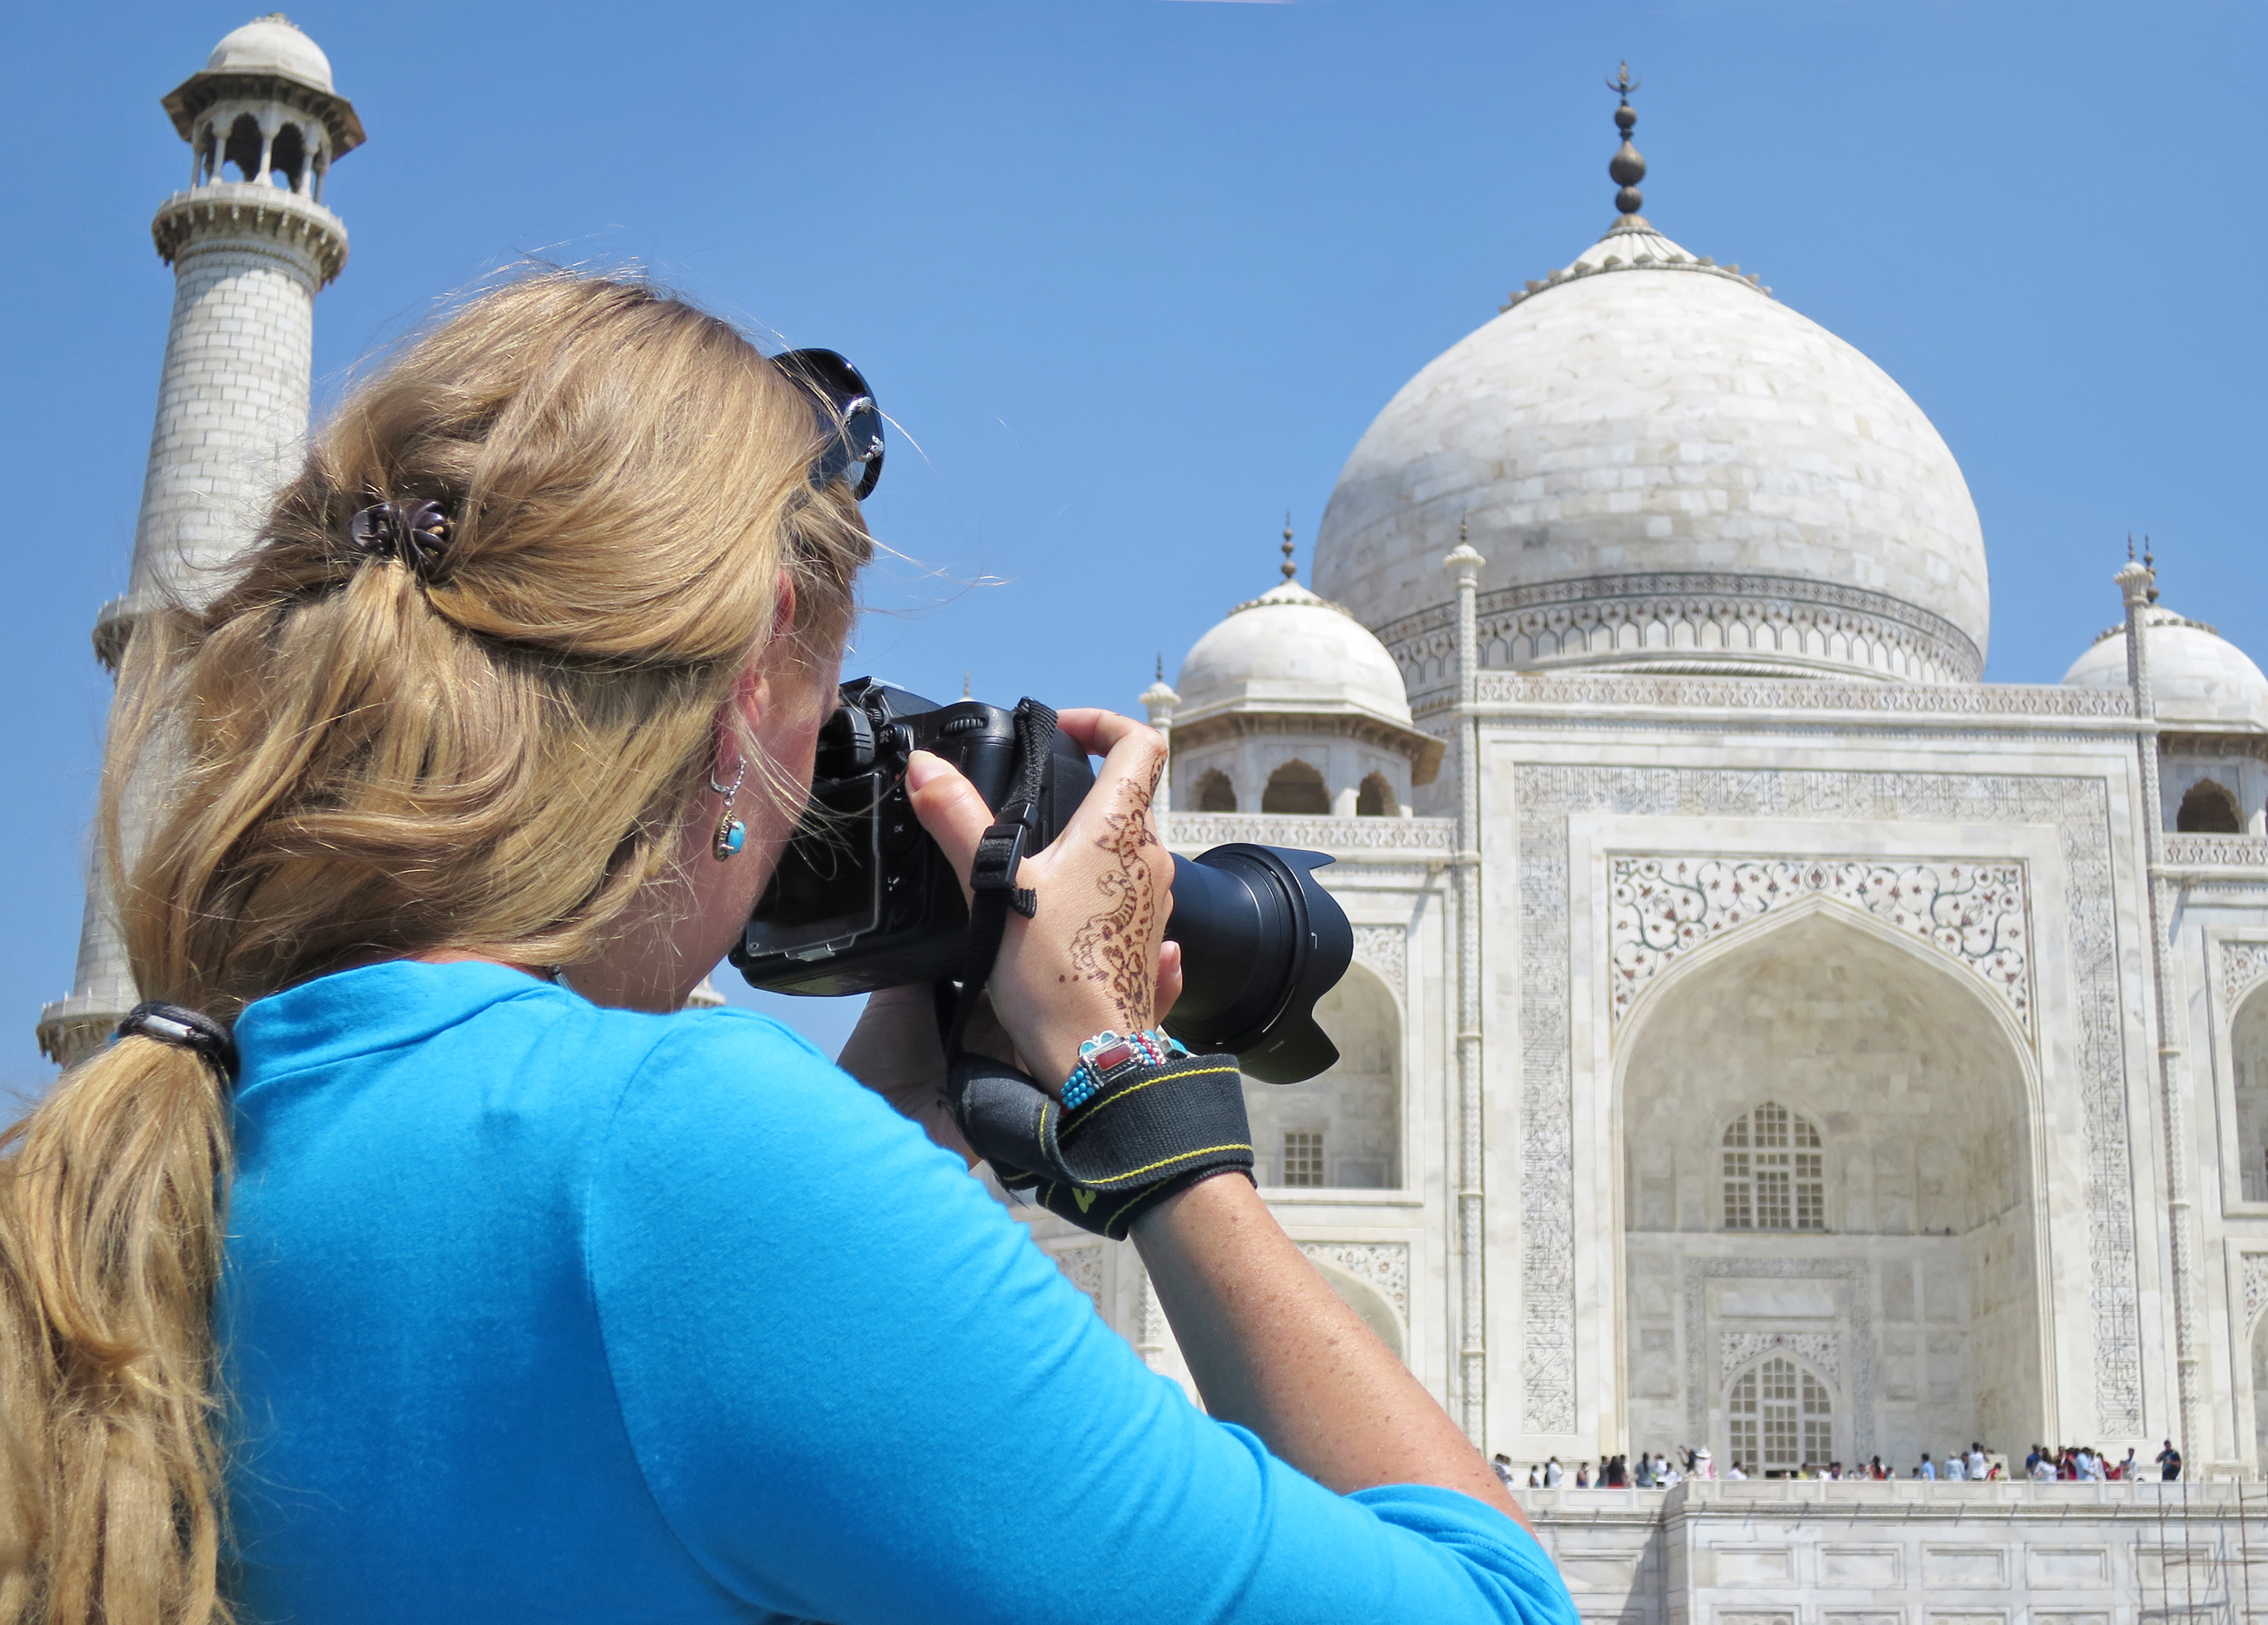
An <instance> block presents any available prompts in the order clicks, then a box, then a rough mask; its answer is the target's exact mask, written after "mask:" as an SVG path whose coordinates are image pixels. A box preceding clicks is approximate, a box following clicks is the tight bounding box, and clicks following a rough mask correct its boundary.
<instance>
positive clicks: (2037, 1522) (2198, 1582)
mask: <svg viewBox="0 0 2268 1625" xmlns="http://www.w3.org/2000/svg"><path fill="white" fill-rule="evenodd" d="M1515 1493H1516V1494H1517V1495H1518V1497H1519V1499H1520V1504H1521V1505H1522V1506H1523V1507H1524V1508H1526V1509H1527V1512H1528V1514H1529V1516H1530V1518H1531V1519H1532V1520H1533V1521H1534V1522H1535V1525H1536V1532H1537V1533H1538V1534H1539V1535H1540V1537H1541V1538H1542V1541H1543V1543H1544V1546H1545V1549H1546V1550H1547V1551H1549V1552H1550V1553H1551V1555H1552V1556H1553V1558H1554V1559H1555V1560H1557V1561H1558V1562H1559V1570H1560V1572H1561V1573H1562V1574H1564V1575H1565V1576H1566V1578H1567V1582H1568V1589H1569V1591H1572V1592H1573V1593H1574V1597H1575V1603H1576V1607H1577V1609H1578V1610H1579V1612H1580V1613H1581V1615H1582V1617H1583V1618H1584V1620H1613V1621H1616V1622H1617V1625H2158V1622H2160V1621H2172V1620H2185V1621H2186V1620H2195V1621H2198V1622H2199V1625H2205V1622H2207V1621H2211V1622H2213V1625H2268V1483H2193V1484H2179V1483H2174V1484H2161V1483H2112V1484H2077V1483H1921V1482H1919V1481H1915V1480H1893V1481H1890V1482H1886V1483H1866V1482H1858V1483H1826V1482H1823V1481H1817V1480H1762V1481H1758V1480H1749V1481H1746V1482H1743V1483H1723V1482H1718V1483H1683V1484H1680V1485H1678V1486H1677V1487H1676V1488H1675V1489H1670V1490H1574V1489H1559V1490H1521V1491H1518V1492H1515Z"/></svg>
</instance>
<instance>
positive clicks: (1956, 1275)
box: [1618, 902, 2045, 1468]
mask: <svg viewBox="0 0 2268 1625" xmlns="http://www.w3.org/2000/svg"><path fill="white" fill-rule="evenodd" d="M2023 1046H2024V1040H2023V1038H2022V1036H2021V1034H2020V1033H2019V1031H2018V1030H2017V1029H2016V1027H2015V1025H2014V1023H2012V1022H2011V1021H2010V1020H2009V1019H2008V1018H2007V1017H2006V1015H2005V1014H2004V1013H2002V1012H2001V1011H2000V1010H1999V1009H1998V1008H1997V1007H1996V1006H1995V1005H1994V1004H1993V1003H1992V1002H1991V1000H1990V999H1989V996H1988V995H1987V994H1985V993H1984V992H1983V991H1982V989H1981V987H1980V985H1976V984H1973V978H1972V977H1971V975H1970V973H1969V972H1966V971H1964V970H1962V969H1961V968H1960V967H1958V966H1955V965H1953V964H1950V963H1947V962H1944V961H1942V960H1941V959H1940V958H1938V957H1937V956H1936V955H1935V954H1934V953H1933V951H1932V950H1931V949H1930V948H1928V947H1927V946H1926V945H1920V944H1913V945H1909V944H1907V943H1906V942H1904V941H1902V940H1900V939H1897V938H1894V937H1892V936H1890V935H1888V934H1886V933H1885V932H1883V931H1882V930H1881V929H1879V928H1876V927H1874V926H1873V925H1872V924H1871V923H1870V922H1867V921H1865V920H1863V919H1862V918H1861V917H1859V916H1857V915H1855V914H1853V913H1851V912H1848V911H1845V910H1843V909H1842V908H1840V907H1839V906H1837V905H1834V904H1833V903H1828V902H1822V903H1820V904H1818V905H1813V906H1810V907H1809V908H1807V909H1804V910H1801V911H1798V912H1795V913H1794V914H1792V915H1790V916H1789V917H1787V918H1786V919H1785V920H1784V922H1776V921H1765V922H1759V923H1757V924H1755V925H1749V926H1745V927H1743V928H1742V929H1741V930H1740V931H1739V932H1738V933H1736V934H1735V935H1731V936H1729V937H1727V938H1725V939H1724V940H1722V941H1720V942H1719V943H1716V944H1714V945H1710V946H1708V947H1706V948H1705V949H1700V950H1696V951H1695V952H1694V953H1693V954H1691V955H1690V956H1689V957H1688V958H1687V959H1686V961H1685V962H1684V963H1683V964H1680V965H1678V966H1677V967H1676V968H1675V969H1674V971H1673V972H1672V973H1670V974H1666V975H1664V976H1663V977H1662V978H1661V980H1660V981H1659V982H1658V983H1657V984H1656V985H1655V986H1654V987H1652V988H1651V989H1649V990H1648V992H1647V994H1646V995H1645V997H1644V1000H1643V1002H1642V1003H1640V1004H1639V1005H1638V1006H1637V1008H1635V1009H1634V1010H1633V1011H1632V1013H1631V1016H1630V1018H1629V1021H1628V1025H1627V1026H1626V1027H1625V1029H1624V1032H1623V1033H1622V1034H1621V1037H1620V1041H1619V1043H1618V1071H1619V1073H1620V1079H1621V1093H1620V1124H1621V1135H1622V1152H1623V1159H1622V1160H1623V1169H1622V1177H1623V1191H1622V1195H1623V1222H1624V1231H1623V1267H1624V1270H1625V1278H1624V1296H1625V1314H1626V1317H1627V1331H1626V1336H1625V1337H1624V1340H1623V1348H1624V1366H1625V1378H1626V1383H1627V1387H1626V1394H1627V1396H1628V1398H1627V1405H1628V1409H1627V1411H1626V1413H1625V1414H1626V1415H1628V1416H1629V1417H1630V1429H1631V1431H1630V1436H1629V1443H1630V1444H1631V1445H1632V1446H1633V1447H1634V1448H1648V1449H1651V1448H1654V1447H1656V1446H1664V1447H1666V1446H1668V1445H1671V1444H1704V1443H1706V1444H1708V1445H1709V1446H1710V1447H1711V1448H1712V1449H1713V1450H1715V1451H1719V1452H1729V1451H1730V1450H1731V1449H1732V1446H1733V1444H1734V1439H1733V1434H1734V1433H1735V1414H1736V1409H1737V1411H1738V1415H1740V1416H1742V1417H1745V1420H1744V1421H1742V1422H1741V1423H1740V1424H1739V1425H1740V1428H1741V1430H1742V1437H1743V1440H1744V1442H1745V1439H1746V1435H1747V1431H1748V1430H1750V1429H1751V1428H1758V1429H1760V1428H1761V1425H1762V1413H1761V1411H1759V1410H1757V1409H1755V1406H1758V1405H1762V1404H1763V1403H1764V1401H1763V1398H1762V1395H1761V1388H1762V1387H1764V1386H1770V1385H1772V1383H1773V1381H1774V1380H1776V1381H1777V1382H1778V1384H1779V1386H1781V1387H1783V1388H1791V1390H1792V1395H1793V1396H1792V1397H1790V1395H1785V1394H1784V1395H1781V1397H1780V1399H1778V1400H1775V1401H1774V1403H1775V1404H1781V1403H1784V1404H1787V1405H1794V1406H1795V1407H1796V1409H1795V1411H1794V1412H1793V1413H1791V1415H1794V1416H1795V1417H1796V1418H1797V1420H1796V1422H1795V1426H1796V1429H1797V1434H1796V1438H1797V1445H1796V1448H1797V1450H1798V1454H1799V1457H1801V1454H1802V1443H1803V1437H1804V1434H1803V1429H1804V1426H1805V1425H1806V1424H1805V1423H1804V1421H1803V1416H1804V1414H1805V1413H1804V1403H1805V1397H1806V1390H1805V1389H1804V1383H1805V1382H1806V1381H1809V1382H1812V1383H1813V1384H1815V1385H1817V1386H1818V1388H1819V1390H1820V1392H1819V1393H1818V1394H1817V1395H1811V1397H1812V1398H1813V1399H1814V1400H1816V1401H1817V1402H1818V1404H1819V1405H1820V1406H1821V1407H1823V1408H1821V1409H1819V1410H1818V1411H1817V1412H1816V1413H1814V1414H1813V1423H1814V1424H1816V1426H1817V1427H1823V1428H1824V1429H1825V1430H1826V1431H1827V1433H1829V1434H1832V1436H1833V1445H1834V1450H1835V1452H1836V1454H1835V1455H1834V1456H1833V1457H1831V1458H1830V1459H1839V1460H1843V1461H1846V1462H1851V1461H1856V1462H1863V1461H1864V1460H1865V1459H1866V1458H1867V1457H1868V1456H1871V1455H1874V1454H1880V1455H1881V1456H1882V1458H1883V1460H1884V1461H1885V1462H1888V1463H1892V1464H1895V1465H1898V1466H1900V1467H1901V1468H1904V1467H1911V1465H1912V1464H1913V1463H1915V1462H1917V1461H1919V1460H1920V1457H1921V1453H1922V1452H1924V1451H1927V1452H1929V1453H1930V1454H1931V1455H1933V1456H1938V1457H1942V1455H1943V1454H1945V1453H1946V1452H1947V1451H1950V1450H1952V1449H1954V1448H1956V1447H1957V1446H1958V1447H1960V1448H1962V1449H1966V1448H1967V1447H1968V1445H1969V1444H1970V1441H1971V1440H1981V1441H1984V1442H1985V1443H1986V1444H1988V1445H1989V1446H1991V1447H1994V1448H2000V1449H2009V1450H2011V1451H2015V1452H2019V1453H2020V1451H2021V1450H2022V1449H2023V1447H2024V1446H2025V1445H2026V1444H2029V1443H2030V1442H2031V1441H2032V1440H2033V1439H2035V1438H2038V1437H2044V1436H2045V1434H2044V1433H2043V1431H2042V1427H2043V1416H2044V1399H2043V1395H2044V1382H2043V1375H2042V1374H2043V1370H2044V1343H2043V1328H2042V1325H2041V1311H2040V1307H2039V1304H2040V1281H2039V1271H2038V1236H2037V1229H2036V1225H2037V1219H2036V1206H2037V1203H2036V1196H2035V1192H2034V1189H2033V1183H2034V1180H2033V1166H2032V1164H2033V1154H2034V1153H2033V1148H2032V1132H2031V1128H2030V1120H2031V1109H2030V1105H2029V1096H2030V1071H2029V1067H2028V1060H2027V1055H2026V1052H2025V1049H2024V1047H2023ZM1775 1360H1776V1361H1779V1362H1782V1363H1783V1364H1785V1365H1787V1366H1789V1369H1790V1372H1791V1373H1798V1374H1801V1375H1788V1374H1786V1373H1780V1372H1779V1371H1778V1370H1777V1367H1776V1366H1773V1365H1772V1362H1773V1361H1775ZM1767 1372H1769V1373H1771V1374H1772V1378H1771V1379H1767V1377H1766V1375H1765V1373H1767ZM1750 1375H1755V1378H1756V1383H1757V1385H1759V1393H1758V1394H1757V1395H1747V1394H1746V1393H1745V1390H1740V1389H1738V1385H1739V1384H1740V1383H1742V1382H1745V1381H1746V1380H1747V1379H1748V1377H1749V1376H1750ZM1743 1406H1745V1407H1748V1408H1745V1409H1739V1408H1738V1407H1743ZM1822 1419H1824V1420H1822ZM1815 1442H1816V1441H1814V1443H1815ZM1757 1444H1758V1446H1759V1447H1760V1446H1761V1444H1762V1434H1761V1433H1760V1432H1759V1433H1758V1434H1757ZM1723 1459H1725V1460H1728V1461H1729V1460H1730V1459H1732V1456H1731V1455H1730V1454H1726V1455H1725V1457H1724V1458H1723Z"/></svg>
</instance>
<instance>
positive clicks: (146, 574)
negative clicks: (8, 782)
mask: <svg viewBox="0 0 2268 1625" xmlns="http://www.w3.org/2000/svg"><path fill="white" fill-rule="evenodd" d="M162 104H163V106H164V108H165V111H166V112H167V113H170V114H171V116H172V119H173V128H174V129H175V130H176V131H177V132H180V134H181V139H182V140H183V141H184V142H188V143H189V149H190V173H189V186H188V189H187V190H186V191H177V192H175V193H174V194H173V195H172V196H171V197H170V198H168V199H166V201H164V202H163V203H161V204H160V205H159V206H158V212H157V216H156V218H155V219H154V220H152V221H151V222H150V230H151V235H152V237H153V238H154V239H155V240H156V242H157V250H158V256H159V258H160V259H163V260H165V261H166V262H167V263H168V264H169V265H171V266H172V268H173V320H172V325H171V328H169V329H168V331H167V334H166V339H165V367H164V370H163V372H162V373H161V375H160V377H159V381H158V416H157V426H156V429H155V431H154V432H153V433H152V436H151V437H150V465H149V471H148V474H147V475H146V476H145V478H144V480H143V483H142V517H141V520H140V523H139V524H137V525H136V527H135V531H134V556H133V565H132V572H131V573H130V574H129V576H128V578H127V585H126V592H125V595H124V596H123V597H122V598H115V599H112V601H111V602H109V603H107V604H105V605H103V610H102V612H101V613H100V614H99V615H98V616H97V617H96V618H95V622H94V652H95V654H96V656H97V658H99V659H100V660H101V661H103V664H104V665H106V666H108V667H110V668H111V669H112V671H116V670H117V668H118V662H119V657H120V655H121V654H122V652H123V651H124V650H125V647H126V641H127V640H128V639H129V638H131V637H132V635H133V628H134V622H135V619H136V617H138V616H139V615H141V614H142V613H143V612H145V611H147V610H148V609H149V608H151V607H152V605H154V604H157V603H160V602H163V601H164V600H165V599H166V598H168V597H169V596H176V597H180V598H183V599H187V600H190V601H191V602H194V601H196V600H198V599H200V598H203V597H205V596H208V595H209V594H210V593H211V592H213V591H214V590H215V589H216V588H217V586H218V585H219V582H220V570H221V569H222V567H224V566H225V565H226V564H227V563H228V562H229V560H230V558H232V557H233V556H234V555H235V554H236V553H238V552H239V551H240V550H241V549H242V548H243V547H244V546H245V545H246V544H247V543H249V542H250V541H251V539H252V535H253V533H254V531H255V530H256V529H257V527H258V525H259V520H260V514H261V511H262V509H263V508H264V507H265V506H266V504H267V502H268V500H269V495H270V494H271V493H272V492H273V491H274V490H275V489H276V487H277V486H278V485H279V484H280V483H281V481H282V479H283V477H284V476H285V475H288V473H289V472H290V471H291V469H292V468H293V467H294V466H296V465H297V463H298V455H299V449H300V443H301V442H302V441H303V440H304V438H305V437H306V435H307V426H308V371H309V366H310V358H311V353H312V349H313V345H314V336H315V296H316V294H317V293H318V292H319V291H320V290H321V289H323V288H324V287H325V286H326V285H327V283H329V281H330V280H331V279H332V278H334V277H336V276H337V275H338V271H339V268H340V267H341V266H343V265H344V264H346V262H347V228H346V227H345V226H344V225H342V224H341V223H340V222H339V220H338V217H337V215H335V214H333V213H332V212H331V211H330V210H328V209H327V208H325V207H324V206H323V183H324V181H325V179H326V177H327V175H328V174H329V172H330V166H331V165H332V163H334V162H337V160H338V159H340V158H342V157H344V156H345V155H346V154H347V153H348V152H352V151H354V149H355V148H357V147H358V146H360V145H361V144H362V139H363V136H362V122H361V121H360V120H359V119H357V118H356V116H355V110H354V107H353V106H352V104H351V103H348V102H347V99H346V98H345V97H343V96H341V95H339V94H338V93H337V92H335V91H334V90H333V89H332V88H331V64H330V61H329V59H328V58H327V57H326V56H325V55H324V54H323V53H322V52H321V51H320V50H318V48H317V46H316V44H315V42H314V41H313V40H310V39H309V38H308V36H307V35H306V34H302V33H300V32H299V31H298V29H297V28H295V27H293V26H292V25H291V24H290V23H289V22H288V21H287V20H286V19H285V17H284V16H283V15H282V14H281V13H280V12H278V13H271V14H270V15H267V16H264V17H260V18H259V19H257V20H256V21H253V22H250V23H247V24H245V25H244V26H243V27H241V28H240V29H238V30H236V32H234V33H233V34H230V35H228V37H226V38H225V39H223V40H222V41H221V42H220V44H218V45H216V46H214V47H213V52H212V55H211V57H210V59H208V60H207V62H206V64H205V66H204V70H203V72H201V73H192V74H191V75H190V76H189V78H188V79H186V80H185V81H183V82H182V83H181V86H180V88H179V89H177V90H175V91H174V92H173V93H172V94H171V95H169V96H167V97H166V98H165V99H164V102H163V103H162ZM231 177H233V178H231ZM134 1003H135V994H134V989H133V978H132V974H131V973H130V972H129V971H128V969H127V966H126V957H125V954H124V951H123V948H122V945H121V943H120V941H119V936H118V930H117V924H116V921H115V919H114V918H113V917H112V910H111V906H110V883H109V878H108V876H105V875H104V874H103V868H102V864H101V861H100V855H99V854H98V855H97V857H96V861H95V862H94V864H93V867H92V870H91V872H90V878H89V883H88V887H87V906H86V918H85V924H84V925H83V927H82V931H81V935H80V938H79V965H78V974H77V975H76V977H75V978H74V979H73V986H72V994H71V996H70V997H69V998H67V999H62V1000H59V1001H57V1002H56V1003H53V1004H50V1005H48V1006H47V1008H46V1009H45V1010H44V1011H42V1012H41V1013H40V1021H39V1046H40V1048H41V1050H43V1051H44V1052H45V1053H46V1054H47V1055H48V1057H49V1058H50V1059H52V1060H54V1061H56V1062H61V1063H62V1064H64V1065H69V1064H70V1063H71V1062H73V1061H75V1060H77V1059H78V1058H79V1057H80V1056H82V1055H83V1054H85V1053H86V1052H88V1051H89V1050H91V1049H92V1048H93V1046H94V1045H95V1044H97V1043H101V1042H102V1040H103V1037H104V1036H106V1035H107V1034H108V1033H109V1032H110V1030H111V1029H112V1027H114V1026H115V1025H116V1024H117V1023H118V1021H119V1018H120V1017H121V1016H122V1015H123V1014H124V1013H126V1011H127V1010H129V1009H131V1008H132V1005H133V1004H134Z"/></svg>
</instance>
